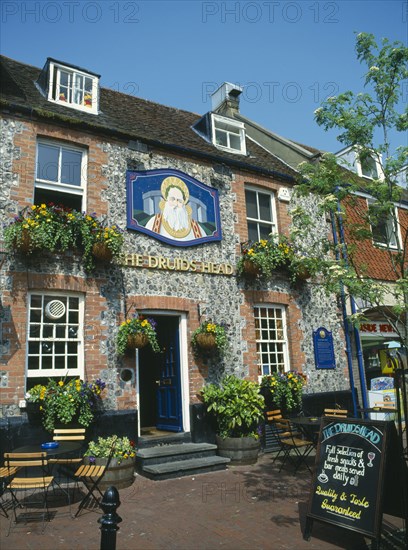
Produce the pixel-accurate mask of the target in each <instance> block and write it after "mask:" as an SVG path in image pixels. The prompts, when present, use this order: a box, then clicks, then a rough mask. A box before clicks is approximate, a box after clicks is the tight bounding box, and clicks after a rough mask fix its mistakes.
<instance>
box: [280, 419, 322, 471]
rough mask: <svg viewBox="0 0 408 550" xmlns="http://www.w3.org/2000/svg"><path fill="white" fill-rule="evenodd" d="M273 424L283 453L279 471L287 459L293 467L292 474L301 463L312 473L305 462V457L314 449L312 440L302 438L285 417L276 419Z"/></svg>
mask: <svg viewBox="0 0 408 550" xmlns="http://www.w3.org/2000/svg"><path fill="white" fill-rule="evenodd" d="M275 426H276V428H277V432H276V434H277V437H278V439H279V444H280V445H281V449H282V453H283V460H282V464H281V467H280V470H279V472H280V471H281V470H282V468H283V467H284V465H285V464H286V462H287V461H288V460H289V461H290V462H291V463H292V464H293V465H294V467H295V470H294V474H296V472H297V471H298V469H299V468H300V466H301V465H302V464H304V465H305V466H306V468H307V469H308V470H309V472H310V473H312V470H311V469H310V468H309V465H308V463H307V462H306V458H307V456H308V455H309V454H310V453H311V452H312V450H313V449H314V444H313V441H310V440H309V439H306V438H304V437H303V436H302V435H301V434H300V433H299V432H298V431H297V430H295V429H293V427H292V424H291V422H290V420H288V419H287V418H281V419H279V420H276V421H275Z"/></svg>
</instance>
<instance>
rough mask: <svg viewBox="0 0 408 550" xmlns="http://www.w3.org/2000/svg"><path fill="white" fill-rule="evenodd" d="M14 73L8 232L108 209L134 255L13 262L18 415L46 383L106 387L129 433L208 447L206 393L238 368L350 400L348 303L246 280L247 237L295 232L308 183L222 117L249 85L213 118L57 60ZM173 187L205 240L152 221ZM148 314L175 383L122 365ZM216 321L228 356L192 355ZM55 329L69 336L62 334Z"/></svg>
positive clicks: (6, 287)
mask: <svg viewBox="0 0 408 550" xmlns="http://www.w3.org/2000/svg"><path fill="white" fill-rule="evenodd" d="M1 63H2V96H1V111H2V117H1V124H2V132H1V136H2V137H1V156H2V173H1V178H2V181H1V189H0V216H1V222H2V229H1V231H3V228H4V225H7V224H8V223H10V222H11V221H12V219H13V216H15V215H17V214H18V213H19V212H20V211H21V210H22V209H24V208H26V207H28V208H30V207H31V206H32V205H33V204H40V203H43V202H44V203H45V202H54V203H62V204H66V205H67V206H70V207H73V208H75V209H76V210H79V211H86V212H88V213H95V214H96V215H97V216H98V218H100V219H104V220H106V221H107V222H108V223H109V224H116V225H117V226H118V227H120V228H121V229H122V230H123V232H124V239H125V243H124V248H123V255H122V256H121V258H120V259H119V260H118V261H117V262H116V263H113V264H109V265H104V264H101V263H98V264H97V266H96V269H95V270H94V271H93V272H91V273H87V272H86V271H85V270H84V266H83V265H82V263H81V256H80V255H78V254H77V253H76V251H75V250H73V251H68V252H65V253H58V254H55V253H51V252H49V251H46V250H44V251H42V252H41V253H40V254H37V253H36V254H32V255H31V256H26V257H25V256H22V255H21V254H17V253H16V254H14V253H8V254H2V269H1V279H0V281H1V286H0V307H1V320H0V321H1V328H2V337H1V366H0V370H1V383H0V392H1V411H2V416H3V418H8V419H11V418H16V417H20V418H22V419H24V407H23V405H24V403H23V400H24V396H25V393H26V391H27V390H28V389H29V388H30V387H32V386H33V385H34V384H36V383H38V382H39V381H41V380H42V379H44V378H45V376H47V377H48V376H55V377H58V378H60V377H62V376H65V375H68V376H78V377H80V378H81V379H88V380H91V379H95V378H101V379H103V380H104V381H105V382H106V383H107V391H106V392H105V393H106V396H105V399H104V405H105V410H106V412H105V414H106V415H110V416H111V417H114V418H115V417H118V423H119V422H120V418H122V417H123V418H124V417H126V418H127V419H128V420H129V419H131V423H132V426H133V429H134V431H135V434H139V435H140V434H142V433H143V429H144V428H146V427H151V426H156V425H160V426H161V429H164V430H166V429H167V430H169V431H177V432H184V433H186V434H188V433H191V434H192V436H193V439H194V429H195V427H194V421H193V419H192V411H193V408H194V405H195V404H196V403H199V392H200V390H201V389H202V387H203V385H204V384H205V383H206V382H213V381H217V380H219V379H220V378H221V377H222V376H223V375H224V374H227V373H232V374H236V375H237V376H240V377H247V378H250V379H253V380H256V379H258V377H259V376H260V375H262V374H268V373H270V372H273V371H276V370H298V371H301V372H303V373H304V374H305V375H306V376H307V386H306V389H305V391H306V392H308V393H313V392H321V391H328V390H330V391H335V390H346V389H349V387H350V384H349V380H348V370H347V362H346V357H345V353H344V335H343V330H342V316H341V311H339V309H338V304H337V301H336V299H335V298H334V297H328V296H326V294H325V293H324V291H323V289H322V288H321V286H320V285H319V284H318V281H314V280H309V281H307V282H304V283H302V284H300V285H293V284H292V283H291V282H290V281H289V278H288V276H287V274H285V273H283V272H282V273H278V272H277V274H276V277H275V278H274V279H272V280H270V281H266V282H261V281H257V280H255V281H247V280H241V279H240V278H239V277H237V276H236V264H237V261H238V259H239V257H240V254H241V246H240V244H241V243H242V242H245V241H247V240H248V239H249V238H253V237H254V235H259V236H263V235H265V234H267V233H270V232H279V233H282V234H288V233H289V231H290V228H291V224H292V219H291V213H290V212H291V208H292V206H293V205H292V204H291V201H290V196H291V189H292V188H293V186H294V185H295V178H296V171H295V170H294V168H293V167H291V166H290V165H289V164H288V163H286V162H283V161H282V160H280V159H279V158H278V157H277V156H275V155H274V154H273V153H271V152H270V151H268V149H267V148H266V147H264V146H261V145H260V144H259V143H258V142H257V140H256V139H255V138H251V137H250V136H249V135H248V133H247V132H246V125H245V123H244V122H237V120H235V119H234V118H229V117H228V116H226V115H225V114H220V113H221V112H222V106H223V105H224V104H225V101H230V102H233V103H234V102H235V103H236V102H238V97H239V89H237V88H234V87H233V86H230V85H224V87H222V89H221V92H220V94H219V95H218V96H216V97H215V103H214V105H213V108H212V111H211V112H209V113H206V114H204V115H203V116H202V115H197V114H195V113H190V112H186V111H181V110H178V109H173V108H170V107H166V106H163V105H159V104H155V103H152V102H149V101H146V100H142V99H139V98H136V97H132V96H127V95H125V94H122V93H118V92H116V91H113V90H110V89H106V88H100V87H99V77H98V75H96V74H95V73H92V72H89V71H87V70H85V69H82V68H79V67H73V66H70V65H68V64H66V63H62V62H60V61H57V60H53V59H48V60H47V63H46V64H45V66H44V68H43V69H42V70H40V69H38V68H35V67H32V66H28V65H26V64H23V63H19V62H16V61H13V60H11V59H8V58H4V57H3V58H2V59H1ZM166 178H170V179H172V178H173V179H172V180H171V181H173V182H174V180H177V181H178V182H179V184H180V186H181V187H179V189H182V190H184V191H183V192H182V195H183V196H182V199H179V200H183V201H184V202H185V203H187V200H186V195H187V196H188V199H189V204H191V210H192V217H193V218H195V219H196V221H197V228H198V229H197V228H196V232H194V233H191V235H190V236H189V235H185V234H183V233H182V232H181V233H180V232H177V231H178V230H174V232H173V231H172V230H171V229H170V230H169V231H167V232H166V231H163V232H161V230H160V227H161V226H160V223H161V222H162V218H155V219H156V222H155V223H156V226H154V224H150V225H149V219H153V217H154V215H155V214H157V212H160V210H159V206H160V201H161V200H162V197H161V196H160V193H161V186H162V183H163V181H164V180H165V179H166ZM180 180H181V181H182V182H183V183H180ZM175 200H177V198H175ZM309 208H310V212H314V211H315V208H316V205H315V201H313V200H312V199H310V201H309ZM316 216H317V214H316ZM159 222H160V223H159ZM157 224H159V225H157ZM200 227H201V231H202V232H201V233H200ZM322 235H323V236H324V235H327V238H330V226H329V225H328V224H327V221H326V220H325V219H324V218H320V217H316V225H315V228H314V230H313V231H311V232H310V241H309V242H308V243H306V244H307V245H308V246H309V247H310V249H311V250H313V246H314V239H318V238H320V237H321V236H322ZM0 237H1V235H0ZM53 300H56V301H57V302H58V303H59V302H62V304H63V305H64V311H65V314H64V315H65V316H64V317H63V318H62V319H61V320H58V319H54V320H53V319H52V318H48V317H47V304H49V302H50V301H53ZM135 313H137V314H142V315H148V316H151V317H153V318H154V319H155V320H156V321H157V323H158V331H159V340H160V339H161V344H162V346H163V347H164V348H165V349H166V350H167V352H169V350H171V357H172V358H171V362H172V367H171V369H172V370H171V372H170V375H169V372H167V374H168V376H166V375H165V373H163V370H162V367H163V365H162V362H163V354H159V355H155V354H153V353H152V352H151V351H150V350H149V348H143V349H141V350H139V352H138V353H137V354H136V353H132V354H129V355H126V356H124V357H122V356H118V355H117V353H116V349H115V337H116V334H117V330H118V326H119V324H120V323H121V322H122V321H123V320H124V319H125V318H126V317H129V316H132V315H133V314H135ZM33 319H35V323H33ZM205 319H212V320H214V321H216V322H224V323H226V325H227V327H228V341H229V345H228V350H227V352H226V354H225V356H224V357H223V358H222V359H221V360H217V361H212V360H211V359H207V358H199V357H195V356H194V355H193V353H192V349H191V345H190V340H191V335H192V333H193V331H194V330H195V329H196V328H197V327H198V326H199V324H200V322H201V321H203V320H205ZM53 323H57V324H58V323H62V324H63V325H64V326H65V329H66V331H65V332H63V331H62V332H61V333H60V336H58V335H57V332H56V331H55V330H54V331H53V330H51V329H52V328H53V327H52V325H53ZM32 325H35V326H36V329H35V330H34V329H33V326H32ZM322 326H324V328H325V329H326V330H327V331H329V332H330V333H331V335H332V340H333V349H334V357H335V368H333V369H317V368H316V366H315V356H314V351H315V350H314V346H313V333H314V331H316V330H317V329H318V328H319V327H322ZM50 327H51V328H50ZM54 328H55V327H54ZM69 330H72V333H69ZM67 331H68V332H67ZM169 353H170V352H169ZM164 355H166V353H165V354H164ZM67 358H68V359H67ZM166 392H167V393H166ZM163 396H164V397H163ZM163 399H164V400H166V399H167V400H168V401H167V405H169V407H167V405H166V407H167V408H166V407H165V408H166V410H164V409H163ZM161 407H162V408H161ZM166 415H167V417H166ZM159 417H160V418H159ZM164 417H166V418H164Z"/></svg>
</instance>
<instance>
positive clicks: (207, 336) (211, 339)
mask: <svg viewBox="0 0 408 550" xmlns="http://www.w3.org/2000/svg"><path fill="white" fill-rule="evenodd" d="M196 342H197V346H198V347H200V348H201V349H205V350H212V349H215V348H216V347H217V342H216V341H215V334H214V333H211V332H207V333H204V332H203V333H201V334H197V336H196Z"/></svg>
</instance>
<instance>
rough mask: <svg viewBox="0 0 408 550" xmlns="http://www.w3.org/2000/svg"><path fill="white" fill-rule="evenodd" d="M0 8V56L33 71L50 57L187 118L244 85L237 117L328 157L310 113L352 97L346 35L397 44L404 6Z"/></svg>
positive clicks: (359, 77)
mask: <svg viewBox="0 0 408 550" xmlns="http://www.w3.org/2000/svg"><path fill="white" fill-rule="evenodd" d="M0 6H1V39H0V40H1V42H0V49H1V53H2V54H3V55H6V56H9V57H12V58H14V59H17V60H19V61H23V62H25V63H29V64H31V65H34V66H37V67H42V66H43V65H44V63H45V61H46V58H47V57H53V58H56V59H58V60H61V61H66V62H68V63H72V64H75V65H79V66H81V67H84V68H87V69H89V70H91V71H94V72H96V73H98V74H100V75H101V84H102V86H104V87H110V88H114V89H116V90H119V91H121V92H124V93H129V94H133V95H137V96H139V97H142V98H145V99H148V100H152V101H156V102H158V103H162V104H165V105H170V106H172V107H177V108H180V109H185V110H188V111H193V112H196V113H199V114H203V113H205V112H207V111H209V110H210V109H211V102H210V99H209V96H210V93H211V92H212V91H214V90H215V88H216V87H217V86H218V85H220V84H222V82H224V81H229V82H232V83H236V84H239V85H241V86H244V92H243V94H242V96H241V112H242V113H243V114H244V115H245V116H247V117H249V118H251V119H253V120H255V121H256V122H258V123H259V124H261V125H263V126H264V127H266V128H268V129H270V130H272V131H274V132H276V133H278V134H280V135H283V136H285V137H288V138H290V139H293V140H295V141H299V142H301V143H305V144H308V145H312V146H315V147H318V148H321V149H325V150H331V151H337V150H339V149H340V148H341V145H340V144H339V143H338V142H337V140H336V132H335V131H330V132H328V133H326V132H324V130H323V129H322V128H319V127H318V126H317V125H316V123H315V122H314V116H313V112H314V110H315V109H316V108H317V107H318V106H319V105H320V103H321V101H322V100H324V99H325V98H327V97H328V96H331V95H336V94H337V93H339V92H341V91H344V90H347V89H351V90H353V91H355V92H359V91H361V90H362V88H363V83H364V81H363V66H360V64H359V63H358V61H357V60H356V57H355V52H354V46H355V32H370V33H373V34H374V35H375V36H376V38H377V41H380V39H381V38H382V37H387V38H388V39H389V40H390V41H394V40H400V41H402V42H404V43H405V44H407V42H408V36H407V33H408V30H407V29H408V3H407V1H406V0H405V1H403V0H386V1H380V0H377V1H373V0H353V1H349V0H338V1H335V2H332V1H329V0H327V1H326V0H325V1H316V0H297V1H277V0H273V1H272V0H271V1H266V0H262V1H241V2H237V1H233V2H230V1H228V2H218V1H155V0H151V1H135V2H132V1H123V2H122V1H114V0H107V1H91V0H90V1H87V0H81V1H80V0H76V1H75V0H66V1H52V0H49V1H35V0H34V1H25V2H19V1H7V0H3V1H2V2H1V4H0ZM404 100H405V103H406V102H407V101H408V83H406V87H405V88H404ZM401 139H403V138H402V137H401Z"/></svg>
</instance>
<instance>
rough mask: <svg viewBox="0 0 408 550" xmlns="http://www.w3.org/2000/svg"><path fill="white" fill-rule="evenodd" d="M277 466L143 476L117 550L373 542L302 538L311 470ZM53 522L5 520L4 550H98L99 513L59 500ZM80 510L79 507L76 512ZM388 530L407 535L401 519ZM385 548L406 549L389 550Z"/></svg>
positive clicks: (364, 545)
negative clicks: (179, 475) (168, 476)
mask: <svg viewBox="0 0 408 550" xmlns="http://www.w3.org/2000/svg"><path fill="white" fill-rule="evenodd" d="M278 470H279V464H278V461H276V462H275V464H272V455H268V454H267V455H262V456H261V457H260V459H259V461H258V463H257V464H256V465H252V466H233V467H230V468H229V469H228V470H226V471H222V472H214V473H209V474H201V475H196V476H190V477H185V478H178V479H174V480H167V481H151V480H149V479H146V478H143V477H141V476H139V475H137V476H136V478H135V482H134V483H133V485H132V486H131V487H128V488H127V489H122V490H121V491H120V500H121V505H120V507H119V508H118V510H117V512H118V514H119V515H120V516H121V518H122V522H121V523H120V526H119V527H120V529H119V531H118V533H117V541H116V548H117V550H160V549H166V550H190V549H191V550H193V549H194V550H213V549H221V550H255V549H256V550H258V549H259V550H275V549H293V550H295V549H296V550H299V549H308V550H317V549H322V550H331V549H335V548H340V549H348V550H364V549H368V548H371V543H370V541H369V540H368V539H366V538H364V537H363V536H362V535H360V534H358V533H355V532H353V531H349V530H345V529H340V528H338V527H335V526H332V525H327V524H323V523H319V522H314V525H313V531H312V537H311V539H310V541H308V542H307V541H305V540H303V536H302V531H303V528H304V524H305V514H306V509H307V501H308V495H309V489H310V479H311V478H310V474H309V473H308V472H307V471H306V470H302V471H301V472H298V474H297V475H296V476H294V475H293V474H292V471H291V470H290V469H289V466H288V469H287V470H286V471H282V472H281V473H279V471H278ZM52 498H53V499H54V500H53V501H52V503H51V510H52V511H53V518H52V520H51V522H50V523H47V524H46V528H45V531H44V533H43V534H42V533H41V524H39V523H33V522H30V523H27V524H23V523H19V524H17V525H14V524H13V525H12V528H11V532H10V535H9V536H8V537H7V536H6V534H7V531H8V527H9V520H7V519H6V518H4V517H1V518H0V527H1V535H0V548H1V550H8V549H13V550H23V549H33V550H51V549H52V550H58V549H67V550H68V549H69V550H76V549H88V550H99V548H100V540H101V532H100V529H99V524H98V518H99V517H100V516H101V511H100V510H88V509H87V510H85V511H84V512H83V513H82V514H81V515H80V516H79V517H78V518H76V519H72V518H71V516H70V511H69V507H68V505H67V503H66V500H63V499H62V496H58V495H57V496H53V497H52ZM77 506H78V503H75V504H73V507H72V509H73V511H74V512H75V511H76V509H77ZM383 523H384V524H386V525H387V526H390V528H392V527H396V528H400V527H401V522H400V520H398V519H397V518H394V517H390V516H385V517H384V522H383ZM385 547H386V548H401V546H398V545H397V546H395V545H386V546H385Z"/></svg>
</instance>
